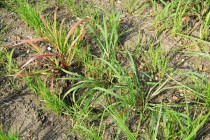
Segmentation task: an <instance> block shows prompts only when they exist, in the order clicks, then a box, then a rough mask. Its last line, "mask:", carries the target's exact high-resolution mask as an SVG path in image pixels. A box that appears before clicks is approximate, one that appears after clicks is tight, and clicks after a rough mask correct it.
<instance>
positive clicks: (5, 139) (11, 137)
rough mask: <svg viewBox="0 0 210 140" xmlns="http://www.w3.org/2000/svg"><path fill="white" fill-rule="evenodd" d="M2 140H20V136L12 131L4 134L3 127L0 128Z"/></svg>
mask: <svg viewBox="0 0 210 140" xmlns="http://www.w3.org/2000/svg"><path fill="white" fill-rule="evenodd" d="M0 139H1V140H20V138H19V135H17V134H15V133H13V132H12V131H11V130H10V131H9V132H8V134H6V133H4V132H3V130H2V127H0Z"/></svg>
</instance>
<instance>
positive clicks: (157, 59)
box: [142, 44, 169, 79]
mask: <svg viewBox="0 0 210 140" xmlns="http://www.w3.org/2000/svg"><path fill="white" fill-rule="evenodd" d="M142 56H143V60H144V63H145V66H146V67H147V69H148V71H149V72H150V73H151V74H150V75H151V78H152V79H153V78H155V77H156V78H155V79H162V78H163V77H164V75H165V74H166V73H167V71H168V61H169V58H168V57H165V54H164V52H163V51H162V47H161V46H153V45H152V44H151V45H149V49H148V50H145V52H144V53H143V54H142Z"/></svg>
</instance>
